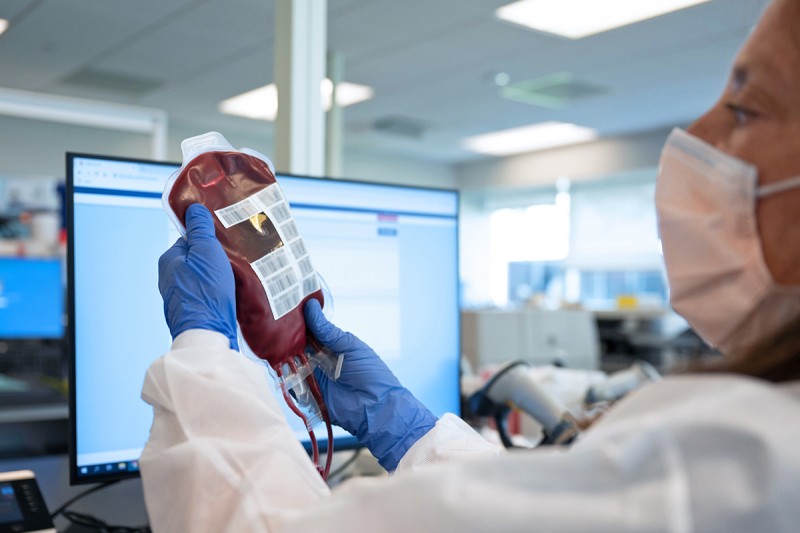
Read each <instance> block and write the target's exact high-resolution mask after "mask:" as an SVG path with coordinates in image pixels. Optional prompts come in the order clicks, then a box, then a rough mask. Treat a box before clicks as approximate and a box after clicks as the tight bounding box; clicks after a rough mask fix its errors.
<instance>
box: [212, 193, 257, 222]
mask: <svg viewBox="0 0 800 533" xmlns="http://www.w3.org/2000/svg"><path fill="white" fill-rule="evenodd" d="M260 212H261V208H260V207H258V206H256V205H254V204H253V203H252V202H251V201H250V199H249V198H246V199H244V200H242V201H241V202H237V203H235V204H233V205H229V206H228V207H223V208H222V209H217V210H216V211H214V214H215V215H217V218H218V219H219V221H220V222H222V225H223V226H225V229H228V228H230V227H231V226H235V225H236V224H238V223H240V222H242V221H245V220H247V219H248V218H250V217H252V216H253V215H257V214H258V213H260Z"/></svg>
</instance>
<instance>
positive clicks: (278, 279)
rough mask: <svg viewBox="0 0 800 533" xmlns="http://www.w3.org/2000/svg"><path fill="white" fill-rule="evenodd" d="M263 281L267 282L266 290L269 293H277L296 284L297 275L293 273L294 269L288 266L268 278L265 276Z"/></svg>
mask: <svg viewBox="0 0 800 533" xmlns="http://www.w3.org/2000/svg"><path fill="white" fill-rule="evenodd" d="M265 283H266V284H267V290H268V291H269V292H270V293H271V294H273V295H278V294H280V293H282V292H283V291H285V290H286V289H289V288H291V287H292V286H293V285H294V284H296V283H297V276H296V275H295V273H294V270H293V269H291V268H289V269H286V270H285V271H282V272H280V273H278V274H275V275H273V276H272V277H270V278H267V279H266V280H265Z"/></svg>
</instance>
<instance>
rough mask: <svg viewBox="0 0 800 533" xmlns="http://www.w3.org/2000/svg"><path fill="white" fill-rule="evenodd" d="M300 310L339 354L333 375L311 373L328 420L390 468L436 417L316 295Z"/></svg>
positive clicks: (313, 329)
mask: <svg viewBox="0 0 800 533" xmlns="http://www.w3.org/2000/svg"><path fill="white" fill-rule="evenodd" d="M304 313H305V318H306V326H307V327H308V329H309V330H310V331H311V333H312V334H313V335H314V337H315V338H316V339H317V340H318V341H319V342H321V343H322V344H323V345H325V346H326V347H327V348H329V349H330V350H331V351H332V352H334V353H336V354H344V361H343V362H342V372H341V374H340V376H339V379H338V380H336V381H333V380H332V379H329V378H328V377H327V376H326V375H325V374H324V373H322V372H321V371H319V370H317V371H316V372H315V376H316V378H317V381H318V382H319V385H320V388H321V389H322V396H323V398H324V399H325V404H326V405H327V407H328V412H329V414H330V416H331V421H332V422H333V423H334V424H337V425H339V426H342V427H343V428H344V429H346V430H347V431H349V432H350V433H352V434H353V435H355V436H356V438H357V439H358V441H359V442H360V443H361V444H362V445H364V446H366V447H367V448H368V449H369V451H370V452H372V455H374V456H375V457H377V458H378V462H379V463H380V464H381V466H383V467H384V468H385V469H386V470H388V471H390V472H391V471H393V470H395V469H396V468H397V464H398V463H399V462H400V459H402V458H403V456H404V455H405V454H406V452H407V451H408V449H409V448H411V446H413V445H414V443H415V442H417V440H419V438H420V437H422V436H423V435H425V434H426V433H427V432H428V431H430V430H431V428H433V426H434V425H435V424H436V420H437V419H436V417H435V416H433V414H432V413H431V412H430V411H428V409H427V408H426V407H425V406H424V405H422V403H420V402H419V400H417V399H416V398H415V397H414V395H413V394H411V392H410V391H409V390H408V389H406V388H405V387H403V386H402V385H401V384H400V381H398V379H397V378H396V377H395V375H394V374H392V371H391V370H389V368H388V367H387V366H386V364H385V363H384V362H383V361H382V360H381V358H380V357H378V356H377V355H376V354H375V352H374V351H373V350H372V348H370V347H369V346H367V345H366V344H364V343H363V342H362V341H361V340H359V339H358V337H356V336H355V335H353V334H352V333H346V332H344V331H342V330H340V329H339V328H337V327H336V326H334V325H333V324H331V323H330V322H328V319H326V318H325V316H324V315H323V314H322V309H321V308H320V305H319V302H318V301H317V300H315V299H313V298H312V299H310V300H309V301H308V303H306V305H305V308H304Z"/></svg>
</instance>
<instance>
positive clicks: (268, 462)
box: [140, 330, 329, 532]
mask: <svg viewBox="0 0 800 533" xmlns="http://www.w3.org/2000/svg"><path fill="white" fill-rule="evenodd" d="M228 342H229V341H228V339H227V338H226V337H225V336H224V335H220V334H219V333H215V332H211V331H203V330H190V331H187V332H185V333H183V334H181V335H179V336H178V337H177V338H176V339H175V342H174V343H173V346H172V350H171V351H170V352H169V353H167V354H166V355H164V356H163V357H161V358H160V359H158V360H156V361H155V362H154V363H153V364H152V365H151V366H150V368H149V369H148V371H147V375H146V378H145V383H144V387H143V389H142V398H143V399H144V400H145V401H146V402H147V403H149V404H150V405H152V406H153V415H154V418H153V425H152V428H151V430H150V437H149V439H148V441H147V444H146V446H145V448H144V451H143V453H142V456H141V458H140V469H141V475H142V482H143V486H144V493H145V502H146V504H147V510H148V514H149V517H150V523H151V526H152V527H153V530H154V531H156V532H162V531H164V532H183V531H186V532H188V531H192V532H196V531H198V532H199V531H214V532H234V531H235V532H244V531H248V532H249V531H254V532H255V531H273V530H274V529H275V528H276V527H277V526H276V525H275V524H274V523H273V521H277V522H279V521H280V518H279V515H280V514H281V513H282V512H284V511H286V510H290V509H294V508H305V507H306V506H309V505H313V503H314V502H315V501H317V500H319V499H321V498H324V497H326V496H328V494H329V490H328V487H327V486H326V485H325V483H324V482H323V481H322V478H321V477H320V475H319V474H318V473H317V471H316V469H315V468H314V466H313V465H312V464H311V461H310V460H309V457H308V454H307V453H306V452H305V450H304V449H303V447H302V446H301V445H300V443H299V442H298V440H297V438H296V437H295V435H294V433H293V432H292V430H291V429H290V427H289V425H288V423H287V421H286V419H285V417H284V415H283V412H282V410H281V408H280V406H279V405H278V404H277V400H276V398H275V396H274V395H273V394H272V389H273V387H274V385H273V384H272V383H271V381H270V378H269V376H268V374H267V373H266V371H265V369H264V367H263V366H261V365H259V364H258V363H256V362H254V361H251V360H249V359H247V358H246V357H244V356H242V355H241V354H239V353H237V352H235V351H233V350H230V349H229V348H228Z"/></svg>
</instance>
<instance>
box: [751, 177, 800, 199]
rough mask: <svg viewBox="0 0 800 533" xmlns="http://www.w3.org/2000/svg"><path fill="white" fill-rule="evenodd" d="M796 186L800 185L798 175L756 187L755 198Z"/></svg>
mask: <svg viewBox="0 0 800 533" xmlns="http://www.w3.org/2000/svg"><path fill="white" fill-rule="evenodd" d="M797 187H800V176H795V177H794V178H789V179H785V180H782V181H778V182H775V183H770V184H769V185H763V186H761V187H759V188H757V189H756V198H765V197H767V196H772V195H773V194H778V193H779V192H783V191H788V190H790V189H796V188H797Z"/></svg>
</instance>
